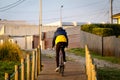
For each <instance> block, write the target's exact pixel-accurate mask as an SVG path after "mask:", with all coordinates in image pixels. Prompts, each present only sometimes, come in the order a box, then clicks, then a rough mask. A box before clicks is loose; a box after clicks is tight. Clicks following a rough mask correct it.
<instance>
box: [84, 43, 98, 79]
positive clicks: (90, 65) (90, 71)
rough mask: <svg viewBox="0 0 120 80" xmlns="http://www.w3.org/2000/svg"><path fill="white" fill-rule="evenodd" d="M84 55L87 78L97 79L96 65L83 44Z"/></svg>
mask: <svg viewBox="0 0 120 80" xmlns="http://www.w3.org/2000/svg"><path fill="white" fill-rule="evenodd" d="M85 57H86V74H87V78H88V80H97V75H96V74H97V73H96V67H95V64H94V61H93V59H92V58H91V55H90V52H89V50H88V47H87V45H85Z"/></svg>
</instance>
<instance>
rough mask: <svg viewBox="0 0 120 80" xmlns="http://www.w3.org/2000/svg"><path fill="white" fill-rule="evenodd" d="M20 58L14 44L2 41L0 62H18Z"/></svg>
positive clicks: (19, 51) (19, 53)
mask: <svg viewBox="0 0 120 80" xmlns="http://www.w3.org/2000/svg"><path fill="white" fill-rule="evenodd" d="M20 58H21V50H20V48H19V46H18V45H17V44H15V43H12V42H9V41H4V42H3V43H2V44H0V60H4V61H6V60H8V61H18V60H20Z"/></svg>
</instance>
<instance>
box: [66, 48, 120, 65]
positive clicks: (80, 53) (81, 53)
mask: <svg viewBox="0 0 120 80" xmlns="http://www.w3.org/2000/svg"><path fill="white" fill-rule="evenodd" d="M67 52H70V53H73V54H75V55H77V56H83V57H85V49H81V48H72V49H69V50H67ZM90 54H91V56H92V58H97V59H100V60H105V61H109V62H112V63H116V64H120V59H119V58H116V57H110V56H101V55H98V54H97V53H95V52H93V51H90Z"/></svg>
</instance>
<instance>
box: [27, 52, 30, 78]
mask: <svg viewBox="0 0 120 80" xmlns="http://www.w3.org/2000/svg"><path fill="white" fill-rule="evenodd" d="M27 80H30V55H29V54H27Z"/></svg>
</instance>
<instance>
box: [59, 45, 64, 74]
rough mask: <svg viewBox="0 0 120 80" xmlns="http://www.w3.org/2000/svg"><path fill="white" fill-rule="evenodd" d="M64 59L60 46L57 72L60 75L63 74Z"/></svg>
mask: <svg viewBox="0 0 120 80" xmlns="http://www.w3.org/2000/svg"><path fill="white" fill-rule="evenodd" d="M64 68H65V66H64V61H63V53H62V46H61V47H60V52H59V74H60V75H61V76H64Z"/></svg>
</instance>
